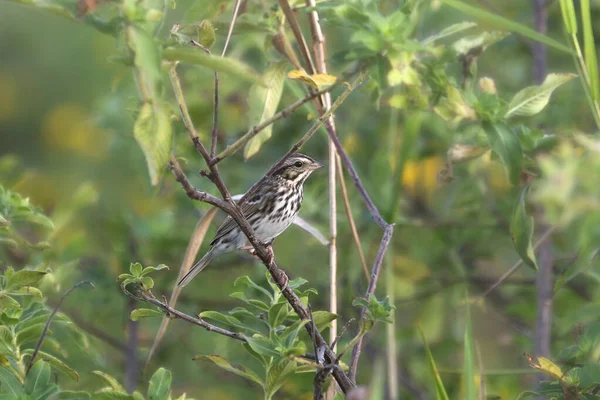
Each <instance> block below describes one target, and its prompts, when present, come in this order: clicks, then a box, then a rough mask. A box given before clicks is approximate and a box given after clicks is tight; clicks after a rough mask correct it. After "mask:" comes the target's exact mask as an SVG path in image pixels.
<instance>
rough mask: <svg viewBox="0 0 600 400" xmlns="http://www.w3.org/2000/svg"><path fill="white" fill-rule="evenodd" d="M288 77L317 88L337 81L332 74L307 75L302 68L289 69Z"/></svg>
mask: <svg viewBox="0 0 600 400" xmlns="http://www.w3.org/2000/svg"><path fill="white" fill-rule="evenodd" d="M288 78H290V79H293V80H296V81H300V82H303V83H306V84H307V85H309V86H312V87H313V88H315V89H317V90H321V89H325V88H326V87H329V86H331V85H333V84H334V83H335V82H336V81H337V78H336V77H335V76H333V75H328V74H314V75H309V74H307V73H306V71H305V70H303V69H295V70H293V71H290V72H289V73H288Z"/></svg>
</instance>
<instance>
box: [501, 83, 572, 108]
mask: <svg viewBox="0 0 600 400" xmlns="http://www.w3.org/2000/svg"><path fill="white" fill-rule="evenodd" d="M576 76H577V75H575V74H548V76H546V79H544V82H542V84H541V85H539V86H529V87H526V88H525V89H522V90H520V91H519V92H517V94H515V96H514V97H513V98H512V100H511V101H510V103H509V104H508V111H507V112H506V114H505V115H504V117H505V118H510V117H517V116H531V115H535V114H537V113H539V112H540V111H542V110H543V109H544V107H546V105H547V104H548V102H549V101H550V96H551V95H552V92H554V90H555V89H556V88H558V87H559V86H561V85H562V84H564V83H566V82H568V81H570V80H571V79H573V78H575V77H576Z"/></svg>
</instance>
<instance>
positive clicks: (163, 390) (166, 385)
mask: <svg viewBox="0 0 600 400" xmlns="http://www.w3.org/2000/svg"><path fill="white" fill-rule="evenodd" d="M171 381H172V377H171V372H169V371H167V370H166V369H164V368H159V369H158V370H157V371H156V372H155V373H154V375H152V377H151V378H150V383H149V384H148V400H167V399H168V398H169V392H170V391H171Z"/></svg>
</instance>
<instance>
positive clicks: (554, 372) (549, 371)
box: [525, 353, 563, 380]
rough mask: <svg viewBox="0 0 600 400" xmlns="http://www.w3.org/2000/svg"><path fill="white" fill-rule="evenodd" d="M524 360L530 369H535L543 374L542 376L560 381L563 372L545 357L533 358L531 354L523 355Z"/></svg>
mask: <svg viewBox="0 0 600 400" xmlns="http://www.w3.org/2000/svg"><path fill="white" fill-rule="evenodd" d="M525 358H526V359H527V362H528V363H529V366H530V367H531V368H535V369H537V370H538V371H541V372H543V373H544V374H546V375H548V376H550V377H552V378H553V379H556V380H561V379H562V377H563V372H562V370H561V369H560V367H559V366H558V365H556V364H554V363H553V362H552V361H550V360H548V359H547V358H545V357H535V356H532V355H531V354H527V353H525Z"/></svg>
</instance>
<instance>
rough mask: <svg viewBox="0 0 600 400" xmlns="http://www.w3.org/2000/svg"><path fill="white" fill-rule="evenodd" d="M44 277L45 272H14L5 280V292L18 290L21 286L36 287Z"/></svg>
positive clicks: (25, 270)
mask: <svg viewBox="0 0 600 400" xmlns="http://www.w3.org/2000/svg"><path fill="white" fill-rule="evenodd" d="M44 276H46V272H42V271H31V270H28V269H22V270H20V271H17V272H15V274H14V275H13V276H12V277H11V278H10V279H7V282H6V287H5V290H6V291H10V290H13V289H17V288H20V287H21V286H33V285H36V284H38V283H39V282H40V281H41V280H42V279H43V278H44Z"/></svg>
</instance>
